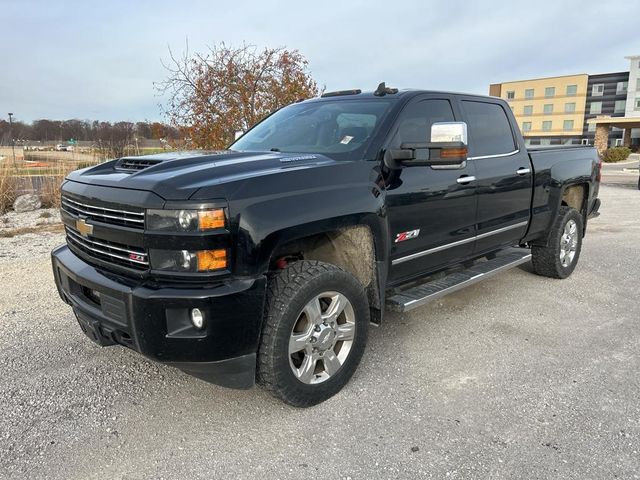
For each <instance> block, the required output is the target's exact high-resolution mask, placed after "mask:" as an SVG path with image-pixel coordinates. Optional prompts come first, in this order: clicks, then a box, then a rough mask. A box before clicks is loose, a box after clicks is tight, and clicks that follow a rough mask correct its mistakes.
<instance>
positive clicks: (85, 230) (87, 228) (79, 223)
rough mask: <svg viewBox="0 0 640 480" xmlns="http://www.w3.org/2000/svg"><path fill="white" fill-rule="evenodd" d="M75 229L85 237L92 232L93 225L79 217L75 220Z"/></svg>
mask: <svg viewBox="0 0 640 480" xmlns="http://www.w3.org/2000/svg"><path fill="white" fill-rule="evenodd" d="M76 230H78V232H80V234H81V235H82V236H83V237H86V236H88V235H91V234H92V233H93V225H91V224H89V223H87V222H85V221H84V218H79V219H78V220H76Z"/></svg>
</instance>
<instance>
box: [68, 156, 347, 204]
mask: <svg viewBox="0 0 640 480" xmlns="http://www.w3.org/2000/svg"><path fill="white" fill-rule="evenodd" d="M332 163H337V162H335V161H334V160H331V159H330V158H328V157H326V156H324V155H319V154H293V153H280V152H234V151H231V150H227V151H221V152H203V151H195V152H172V153H163V154H159V155H145V156H141V157H124V158H119V159H116V160H111V161H109V162H106V163H102V164H100V165H97V166H95V167H89V168H85V169H82V170H76V171H75V172H72V173H71V174H69V176H68V177H67V178H68V180H71V181H74V182H79V183H84V184H87V185H99V186H104V187H115V188H125V189H133V190H145V191H150V192H154V193H155V194H157V195H160V196H161V197H162V198H164V199H165V200H188V199H189V198H191V196H192V195H193V194H194V193H195V192H197V191H198V190H199V189H201V188H204V187H214V186H215V185H220V184H225V183H229V182H234V181H238V180H243V179H248V178H254V177H261V176H268V175H274V174H278V173H281V172H283V171H292V170H299V169H309V168H315V167H318V166H322V165H327V164H332Z"/></svg>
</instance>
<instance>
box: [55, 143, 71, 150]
mask: <svg viewBox="0 0 640 480" xmlns="http://www.w3.org/2000/svg"><path fill="white" fill-rule="evenodd" d="M68 151H69V146H68V145H65V144H64V143H59V144H58V145H56V152H68Z"/></svg>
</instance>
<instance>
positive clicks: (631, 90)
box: [624, 55, 640, 117]
mask: <svg viewBox="0 0 640 480" xmlns="http://www.w3.org/2000/svg"><path fill="white" fill-rule="evenodd" d="M624 58H626V59H627V60H629V62H630V65H629V79H628V80H629V87H628V88H627V106H626V109H625V113H624V116H625V117H640V55H633V56H630V57H624Z"/></svg>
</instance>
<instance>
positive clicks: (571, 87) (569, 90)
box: [567, 85, 578, 97]
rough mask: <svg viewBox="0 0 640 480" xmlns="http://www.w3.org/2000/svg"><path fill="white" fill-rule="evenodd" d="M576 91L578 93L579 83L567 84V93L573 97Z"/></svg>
mask: <svg viewBox="0 0 640 480" xmlns="http://www.w3.org/2000/svg"><path fill="white" fill-rule="evenodd" d="M576 93H578V86H577V85H567V95H569V96H571V97H573V96H574V95H575V94H576Z"/></svg>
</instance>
